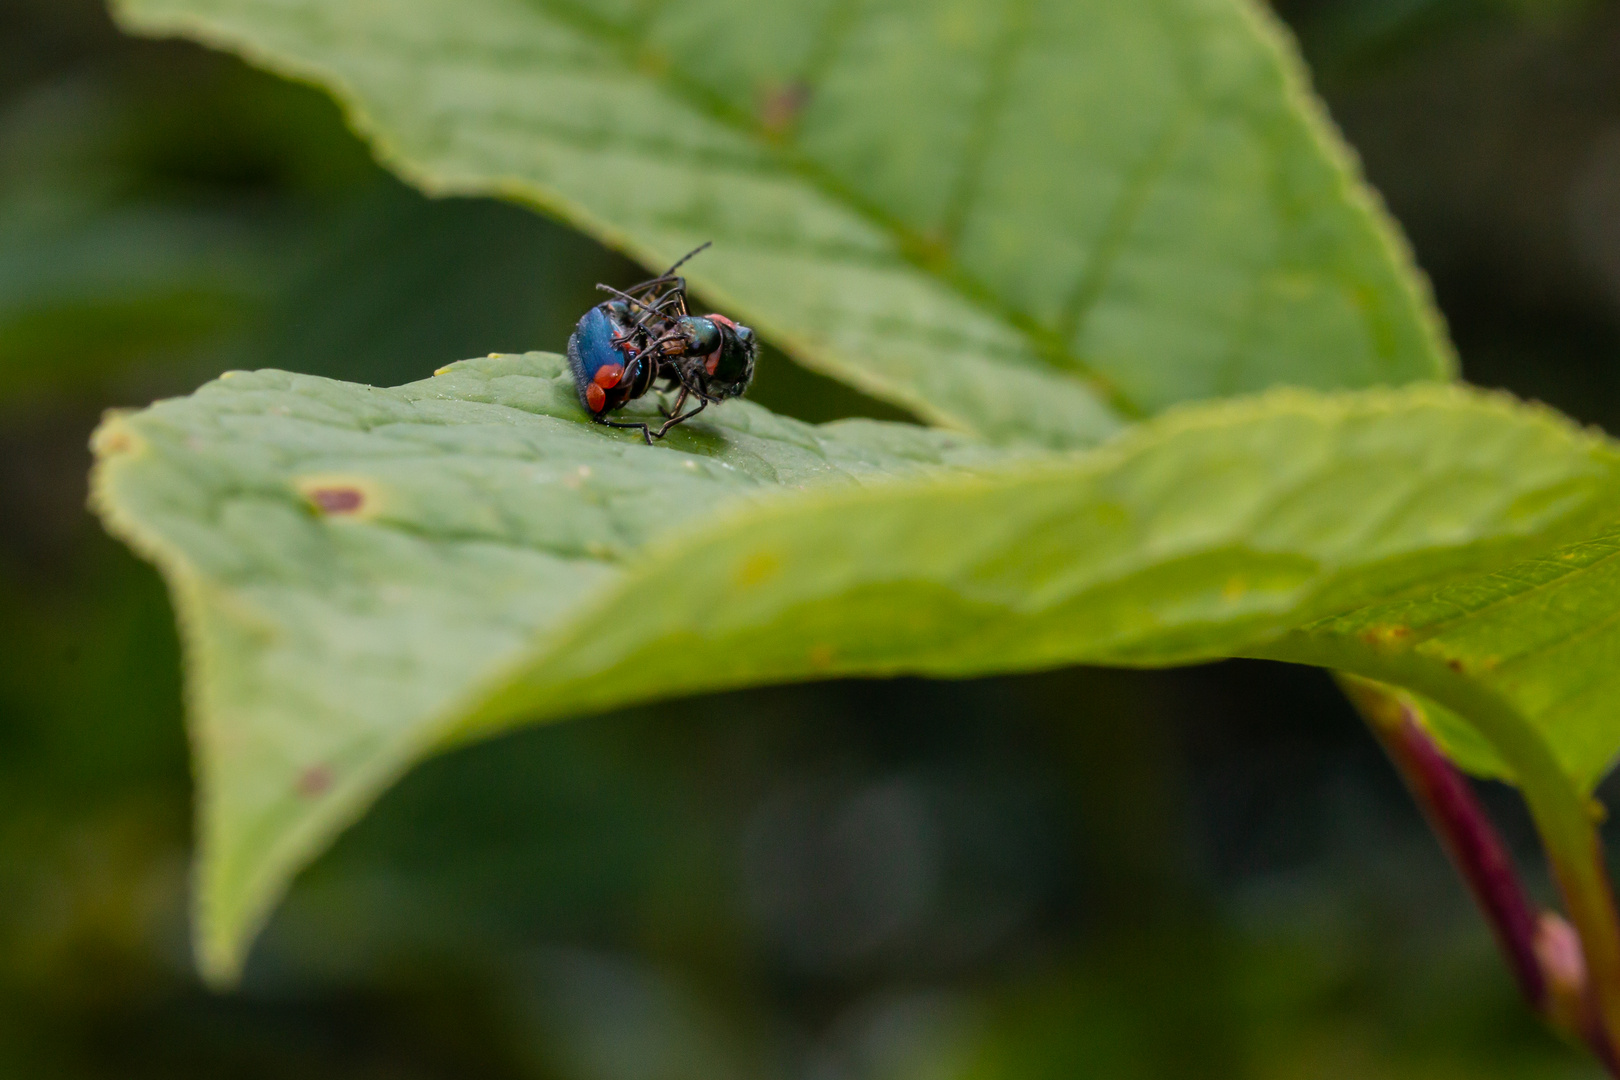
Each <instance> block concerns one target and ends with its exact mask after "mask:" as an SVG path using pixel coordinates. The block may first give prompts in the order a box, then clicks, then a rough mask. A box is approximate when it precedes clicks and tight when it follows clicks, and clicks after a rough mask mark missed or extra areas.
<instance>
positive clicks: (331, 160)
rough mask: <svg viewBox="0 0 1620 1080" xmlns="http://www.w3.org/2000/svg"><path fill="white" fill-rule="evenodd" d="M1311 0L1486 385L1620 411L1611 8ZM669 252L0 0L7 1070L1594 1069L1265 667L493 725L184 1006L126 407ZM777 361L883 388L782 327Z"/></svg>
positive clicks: (164, 631)
mask: <svg viewBox="0 0 1620 1080" xmlns="http://www.w3.org/2000/svg"><path fill="white" fill-rule="evenodd" d="M1282 14H1283V16H1284V17H1285V18H1286V19H1287V20H1289V22H1290V23H1291V24H1292V25H1293V27H1294V29H1295V31H1296V32H1297V33H1298V34H1299V36H1300V38H1301V41H1302V42H1303V44H1304V47H1305V49H1306V52H1307V54H1308V56H1309V58H1310V60H1311V62H1312V65H1313V67H1314V68H1315V71H1316V76H1317V79H1318V81H1319V84H1320V87H1321V89H1322V91H1323V93H1324V94H1325V95H1326V97H1327V98H1328V100H1329V103H1330V104H1331V106H1332V109H1333V111H1334V114H1335V116H1336V117H1337V118H1338V120H1339V121H1340V123H1341V124H1342V125H1343V127H1344V128H1345V130H1346V133H1347V134H1348V136H1349V138H1350V140H1351V142H1353V143H1354V144H1355V145H1356V147H1357V148H1358V149H1359V150H1360V152H1361V153H1362V155H1363V157H1364V159H1365V163H1366V167H1367V171H1368V172H1369V173H1370V175H1371V177H1372V179H1373V181H1374V183H1375V184H1376V185H1377V186H1378V187H1379V188H1380V189H1381V190H1382V192H1383V193H1384V195H1385V197H1386V199H1387V200H1388V202H1389V204H1390V206H1391V208H1392V209H1393V211H1394V212H1395V214H1396V215H1397V216H1398V217H1399V218H1400V219H1401V221H1402V222H1403V224H1404V225H1405V227H1406V229H1407V231H1408V234H1409V235H1410V236H1411V238H1412V240H1413V243H1414V245H1415V247H1416V249H1417V252H1418V256H1419V259H1420V261H1421V263H1422V264H1423V265H1424V266H1425V267H1426V268H1427V269H1428V271H1429V273H1430V274H1431V276H1432V277H1433V280H1434V285H1435V289H1436V292H1437V295H1438V297H1439V301H1440V305H1441V307H1442V308H1443V309H1444V311H1445V314H1446V316H1447V318H1448V319H1449V320H1450V324H1451V328H1452V331H1453V334H1454V336H1455V338H1456V341H1457V343H1458V346H1459V348H1460V350H1461V352H1462V356H1463V361H1464V367H1465V370H1466V372H1467V374H1468V375H1469V377H1470V378H1472V379H1473V380H1475V381H1476V382H1481V383H1485V384H1489V385H1496V386H1505V387H1508V388H1510V389H1513V390H1515V391H1516V392H1518V393H1520V394H1523V395H1525V396H1529V397H1535V398H1539V399H1542V400H1544V401H1548V402H1550V403H1552V404H1554V405H1556V406H1558V407H1559V408H1561V409H1563V410H1565V411H1567V412H1569V413H1571V414H1572V415H1574V416H1576V417H1578V418H1580V419H1582V420H1585V421H1588V422H1592V423H1597V424H1602V425H1604V426H1605V427H1606V428H1607V429H1608V430H1610V431H1612V432H1620V367H1617V363H1616V361H1617V360H1620V4H1615V3H1596V2H1594V3H1579V2H1567V3H1555V2H1550V0H1539V2H1536V0H1518V2H1510V0H1497V2H1494V3H1493V2H1489V0H1294V2H1290V3H1287V4H1285V5H1284V6H1283V9H1282ZM636 276H637V270H636V269H635V268H634V267H632V266H630V265H629V264H627V263H626V262H624V261H623V260H622V259H620V258H618V257H617V256H615V255H612V254H610V253H608V252H606V251H604V250H603V249H601V248H600V247H598V246H597V245H595V244H594V243H592V242H590V241H588V240H585V239H583V238H581V237H579V236H578V235H576V234H574V233H572V232H570V231H568V230H567V229H564V228H562V227H560V226H557V225H554V224H551V223H549V222H547V221H544V220H542V219H540V218H538V217H536V216H534V215H531V214H529V213H526V212H524V211H522V210H519V209H515V208H512V207H509V206H503V205H499V204H495V203H489V202H478V201H457V200H449V201H438V202H434V201H429V200H427V199H424V198H422V197H421V196H419V195H416V194H414V193H413V192H411V191H409V190H408V189H406V188H405V187H403V186H402V185H401V184H400V183H398V182H397V181H395V180H393V179H391V178H390V177H389V176H387V175H386V174H384V173H383V172H382V171H380V170H379V169H378V168H377V167H376V166H375V165H373V164H372V163H371V162H370V160H369V158H368V156H367V154H366V153H365V151H364V149H363V148H362V147H361V146H360V145H359V144H358V143H357V142H356V141H355V140H354V139H353V138H352V137H351V136H350V135H349V134H348V133H347V132H346V130H345V128H344V126H343V124H342V122H341V119H340V117H339V116H338V113H337V110H336V109H335V108H334V107H333V106H332V105H331V104H330V103H329V102H327V101H326V100H325V99H324V98H322V97H321V96H320V95H318V94H316V93H314V92H312V91H309V90H306V89H301V88H298V87H294V86H291V85H289V84H286V83H282V82H279V81H277V80H275V79H273V78H271V77H269V76H267V75H264V74H261V73H258V72H255V71H252V70H250V69H248V68H247V67H245V66H244V65H243V64H241V63H240V62H238V61H236V60H233V59H230V58H228V57H224V56H219V55H215V54H211V53H208V52H206V51H204V50H202V49H200V48H196V47H192V46H188V45H183V44H175V43H154V42H147V41H136V40H131V39H127V38H123V37H121V36H119V35H118V34H117V33H116V32H115V31H114V30H113V29H112V27H111V25H110V23H109V22H108V20H107V18H106V16H105V14H104V13H103V11H102V10H101V9H100V7H99V6H98V4H97V3H95V2H94V0H0V1077H12V1076H16V1077H53V1078H69V1080H71V1078H79V1077H87V1078H88V1077H96V1078H100V1077H128V1078H147V1077H151V1078H157V1077H164V1078H173V1077H201V1078H212V1077H221V1078H223V1077H231V1078H282V1077H298V1078H300V1080H321V1078H325V1077H334V1078H335V1077H340V1076H341V1077H346V1078H378V1080H381V1078H388V1080H394V1078H398V1080H415V1078H424V1080H426V1078H459V1077H468V1078H471V1077H478V1078H484V1080H504V1078H508V1077H511V1078H517V1077H535V1078H544V1080H733V1078H736V1080H752V1078H769V1080H776V1078H781V1080H788V1078H793V1080H1001V1078H1006V1080H1014V1078H1017V1080H1047V1078H1052V1080H1056V1078H1069V1077H1106V1078H1116V1077H1117V1078H1150V1077H1151V1078H1158V1077H1163V1078H1177V1080H1183V1078H1199V1077H1210V1078H1221V1080H1226V1078H1256V1080H1259V1078H1267V1080H1269V1078H1277V1080H1284V1078H1301V1080H1303V1078H1313V1080H1314V1078H1328V1080H1334V1078H1341V1077H1342V1078H1350V1077H1357V1078H1360V1077H1373V1078H1384V1077H1388V1078H1435V1080H1439V1078H1448V1080H1449V1078H1463V1077H1470V1078H1481V1077H1483V1078H1508V1077H1526V1078H1528V1077H1537V1078H1548V1077H1551V1078H1563V1077H1568V1078H1576V1077H1593V1076H1595V1075H1596V1072H1595V1070H1594V1069H1593V1068H1592V1067H1591V1066H1590V1065H1589V1064H1587V1063H1586V1062H1585V1061H1584V1060H1583V1059H1582V1057H1581V1056H1580V1055H1579V1054H1578V1053H1575V1052H1572V1051H1570V1050H1568V1049H1566V1048H1565V1047H1563V1046H1562V1045H1560V1044H1559V1043H1558V1042H1556V1041H1555V1040H1554V1039H1553V1038H1552V1037H1551V1036H1549V1035H1547V1034H1545V1033H1544V1032H1543V1031H1542V1030H1540V1029H1539V1028H1538V1026H1537V1025H1536V1024H1535V1023H1534V1022H1533V1021H1532V1020H1531V1019H1530V1018H1529V1017H1528V1015H1527V1013H1526V1011H1525V1010H1524V1009H1523V1008H1521V1006H1520V1005H1519V1003H1518V1002H1517V1001H1516V1000H1515V998H1514V995H1513V989H1512V986H1511V984H1510V982H1509V979H1508V977H1507V975H1506V973H1505V972H1504V970H1503V969H1502V968H1501V966H1500V964H1499V963H1498V962H1497V960H1496V958H1495V956H1494V954H1493V952H1492V947H1491V943H1490V940H1489V937H1488V934H1487V933H1486V931H1485V929H1484V927H1483V925H1482V924H1481V923H1480V921H1479V919H1478V918H1477V916H1476V915H1475V914H1474V913H1473V911H1472V909H1471V908H1470V907H1469V905H1468V902H1467V899H1466V897H1465V896H1464V895H1463V893H1462V891H1461V889H1460V887H1459V886H1458V885H1457V883H1456V881H1455V879H1454V877H1453V875H1452V873H1451V871H1450V869H1449V867H1448V866H1446V864H1445V863H1444V861H1443V858H1442V856H1441V855H1440V853H1439V850H1438V848H1437V846H1436V844H1435V843H1434V841H1433V840H1432V839H1431V838H1430V837H1429V836H1428V834H1427V833H1426V832H1425V830H1424V828H1423V826H1422V824H1421V822H1420V821H1419V819H1418V817H1417V815H1416V813H1415V811H1414V810H1413V809H1412V807H1411V806H1410V804H1409V801H1408V800H1407V798H1406V796H1405V794H1404V792H1402V791H1401V789H1400V787H1399V785H1398V783H1397V782H1396V781H1395V779H1394V777H1393V775H1392V773H1391V770H1390V769H1389V767H1388V766H1387V765H1386V763H1385V762H1384V761H1383V760H1382V758H1381V757H1380V755H1379V753H1378V751H1377V748H1376V747H1375V746H1374V745H1373V743H1372V741H1371V739H1370V738H1369V736H1368V735H1367V734H1366V733H1365V732H1364V731H1363V730H1362V729H1361V728H1360V727H1359V725H1358V723H1357V721H1356V720H1355V718H1354V717H1353V716H1352V715H1351V714H1350V712H1349V711H1348V709H1347V708H1346V707H1345V706H1344V705H1343V704H1342V702H1341V701H1340V700H1339V698H1338V697H1337V695H1336V693H1335V692H1334V690H1333V689H1332V687H1331V685H1330V684H1329V683H1328V681H1327V680H1326V679H1325V677H1323V676H1321V675H1320V674H1319V673H1316V672H1312V671H1306V670H1299V669H1289V668H1283V667H1278V666H1266V665H1258V664H1224V665H1217V666H1213V667H1209V668H1202V669H1197V670H1190V671H1182V672H1173V673H1160V674H1123V673H1112V672H1094V671H1069V672H1061V673H1053V674H1047V675H1041V676H1034V677H1027V678H1007V679H987V680H981V681H976V682H968V683H931V682H925V681H918V680H898V681H892V682H845V683H832V684H826V685H817V686H804V687H792V688H781V689H771V690H762V691H755V692H748V693H737V694H727V695H721V696H716V697H707V698H699V699H694V700H689V701H680V702H673V703H669V704H664V705H660V706H657V707H653V708H645V709H638V710H633V711H629V712H624V713H616V714H613V715H610V716H603V717H595V718H591V719H589V720H585V721H579V722H572V723H566V724H559V725H554V726H550V727H546V728H542V729H537V730H533V731H529V732H526V733H522V734H518V735H514V736H510V737H505V738H502V739H500V740H498V741H496V742H494V743H491V744H487V745H483V746H476V747H472V748H469V749H465V750H462V751H459V752H457V753H454V754H451V755H449V756H447V757H445V758H442V759H439V760H437V761H435V762H432V763H430V764H429V765H427V766H425V767H423V768H421V769H419V770H418V771H417V772H416V773H414V774H413V775H412V776H410V777H409V778H408V779H407V780H406V781H405V782H404V783H403V784H402V785H401V786H400V787H399V788H398V789H396V790H395V791H394V792H392V793H391V794H390V795H388V796H387V797H386V798H385V799H384V801H383V802H382V804H381V805H380V806H379V807H378V808H377V810H376V811H375V812H373V813H372V814H371V815H370V816H369V817H368V818H367V819H366V820H365V821H364V822H363V823H362V824H361V825H360V826H358V827H357V828H356V829H355V830H354V831H353V832H352V833H350V834H349V835H347V836H346V837H345V838H344V839H343V840H342V841H341V842H340V843H339V844H338V846H337V848H336V849H335V850H334V851H333V852H332V853H331V854H329V855H328V856H326V857H324V858H323V859H322V860H321V861H320V862H319V863H318V864H317V865H316V866H315V867H314V868H313V869H312V870H311V871H310V872H309V873H307V874H306V875H305V876H304V877H303V878H302V879H301V880H300V882H299V884H298V885H297V887H296V888H295V889H294V892H293V895H292V897H291V899H290V900H289V902H288V903H287V904H286V905H285V907H284V908H283V909H282V910H281V911H280V913H279V914H278V915H277V916H276V918H275V920H274V922H273V924H272V925H271V927H270V929H269V932H268V933H267V935H266V936H265V938H264V939H263V941H262V942H261V943H260V945H259V946H258V948H257V949H256V951H255V953H254V956H253V959H252V962H251V965H250V970H249V974H248V978H247V980H246V984H245V986H244V987H243V989H242V990H241V991H240V992H239V993H236V994H233V995H228V996H216V995H213V994H210V993H208V992H206V991H205V990H203V989H202V988H201V987H200V986H199V985H198V983H197V981H196V979H195V977H194V976H193V974H192V971H191V967H190V958H189V952H188V946H187V939H186V913H185V903H186V895H185V887H186V859H187V851H188V847H189V844H190V832H189V830H190V821H189V806H188V800H189V798H190V780H189V777H188V773H187V762H186V754H185V745H184V736H183V732H182V720H181V708H180V685H179V676H178V655H177V646H176V643H175V639H174V631H173V628H172V624H171V619H170V613H169V610H168V606H167V603H166V601H165V598H164V595H163V590H162V588H161V586H160V584H159V582H158V580H157V578H156V576H155V575H154V574H153V573H152V571H151V570H149V569H148V568H147V567H145V566H144V565H142V564H140V563H138V562H137V561H136V560H135V559H133V558H132V557H131V556H130V555H129V554H128V553H127V552H125V551H124V550H123V549H122V548H121V547H119V546H118V545H117V544H115V543H113V542H112V541H110V540H108V539H107V538H106V537H105V536H104V535H103V534H102V533H101V531H100V530H99V529H98V527H97V526H96V524H95V523H94V522H93V521H92V520H91V519H90V517H89V516H88V515H87V514H86V513H85V511H84V509H83V505H84V498H85V472H86V469H87V466H88V463H89V462H88V456H87V453H86V450H85V439H86V436H87V434H88V432H89V430H90V428H91V426H92V425H93V424H94V423H95V421H96V419H97V417H98V415H99V413H100V411H101V410H102V409H104V408H106V407H108V406H112V405H119V406H125V405H140V404H144V403H145V402H147V401H149V400H151V399H152V398H154V397H157V396H162V395H167V394H174V393H181V392H185V391H187V390H189V389H190V388H192V387H193V386H194V385H196V384H197V383H198V382H200V381H202V380H204V379H206V378H209V377H211V376H213V375H214V374H217V373H218V372H219V371H221V370H223V369H226V368H233V367H252V366H269V365H273V366H277V367H283V368H290V369H293V370H297V371H306V372H315V373H319V374H325V375H331V376H335V377H340V378H345V379H355V380H361V381H368V382H374V383H379V384H394V383H399V382H405V381H409V380H412V379H416V378H420V377H424V376H426V375H427V374H428V373H429V372H431V371H432V370H433V368H435V367H437V366H439V365H440V364H442V363H444V362H446V361H448V360H451V359H455V358H459V357H464V356H471V355H479V354H483V353H487V352H490V351H496V350H521V349H525V348H535V347H538V348H549V349H557V348H560V347H561V346H562V344H563V343H564V341H565V340H566V335H567V331H568V329H569V327H570V325H571V323H572V321H573V320H574V318H575V317H576V316H577V314H578V313H579V312H580V311H581V310H583V309H584V308H585V307H586V306H588V305H589V304H590V303H591V302H593V300H592V289H591V286H592V284H593V283H594V282H596V281H598V280H612V281H624V280H628V279H634V278H635V277H636ZM756 396H757V397H758V398H759V399H761V400H763V401H765V402H766V403H767V404H769V405H771V406H773V407H775V408H778V409H781V410H783V411H786V412H790V413H795V414H797V415H800V416H804V417H807V418H809V419H816V420H820V419H827V418H831V417H835V416H840V415H849V414H854V413H869V414H872V415H892V414H891V413H889V412H888V411H887V410H885V409H884V408H883V407H881V406H878V405H876V404H875V403H872V402H868V401H865V400H864V399H862V398H860V397H858V396H857V395H855V394H853V393H851V392H849V391H846V390H843V389H841V388H839V387H837V386H835V385H833V384H831V383H828V382H826V381H824V380H821V379H818V378H816V377H813V376H810V375H808V374H805V373H802V372H800V371H799V370H798V369H796V368H794V367H792V366H791V365H790V364H788V363H787V362H786V361H785V360H783V359H781V358H780V357H779V356H770V357H768V358H767V360H766V362H765V363H764V364H763V365H762V368H761V375H760V381H759V387H758V392H757V394H756ZM1486 795H1487V797H1488V800H1489V802H1490V805H1491V806H1492V808H1493V810H1495V811H1496V812H1497V814H1498V815H1499V817H1500V818H1501V820H1502V821H1503V822H1504V824H1505V827H1506V828H1507V830H1508V832H1509V834H1510V836H1511V837H1512V838H1513V840H1514V842H1515V844H1516V845H1517V847H1518V848H1519V850H1520V853H1521V856H1522V857H1523V858H1524V859H1525V860H1528V861H1529V862H1530V863H1531V864H1532V867H1533V868H1532V871H1531V876H1532V878H1533V879H1534V880H1535V882H1536V884H1537V887H1538V888H1540V889H1542V890H1543V892H1545V888H1546V886H1545V881H1544V876H1543V875H1542V873H1541V871H1540V869H1539V863H1538V862H1537V861H1536V856H1535V852H1534V847H1533V843H1532V841H1531V837H1530V834H1529V830H1528V828H1527V827H1526V825H1525V824H1524V821H1523V817H1522V814H1521V812H1520V811H1519V809H1518V807H1517V803H1516V800H1515V799H1514V797H1513V796H1512V795H1511V793H1509V792H1506V791H1503V790H1500V789H1488V790H1487V791H1486Z"/></svg>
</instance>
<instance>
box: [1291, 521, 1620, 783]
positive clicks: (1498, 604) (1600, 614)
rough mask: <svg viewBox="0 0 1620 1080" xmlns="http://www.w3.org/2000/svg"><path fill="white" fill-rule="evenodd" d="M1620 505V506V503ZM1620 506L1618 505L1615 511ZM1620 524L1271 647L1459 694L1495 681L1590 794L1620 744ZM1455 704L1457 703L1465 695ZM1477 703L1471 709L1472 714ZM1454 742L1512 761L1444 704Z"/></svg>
mask: <svg viewBox="0 0 1620 1080" xmlns="http://www.w3.org/2000/svg"><path fill="white" fill-rule="evenodd" d="M1614 509H1620V508H1614ZM1611 512H1612V511H1611ZM1617 555H1620V526H1611V527H1609V528H1606V529H1604V530H1603V531H1601V532H1600V533H1598V534H1597V535H1594V536H1591V537H1589V538H1586V539H1583V540H1580V541H1578V542H1576V543H1573V544H1570V545H1567V546H1564V547H1560V548H1558V549H1557V550H1554V551H1549V552H1547V553H1546V554H1544V555H1540V556H1538V557H1536V558H1533V559H1529V560H1526V561H1524V562H1520V563H1517V564H1515V565H1513V566H1510V567H1507V568H1505V569H1502V570H1499V571H1496V572H1493V573H1488V574H1481V575H1476V576H1471V577H1469V578H1467V579H1464V580H1462V581H1457V582H1453V583H1450V584H1448V585H1446V586H1445V587H1443V588H1440V589H1438V590H1436V591H1433V592H1431V593H1428V594H1427V595H1423V596H1421V597H1418V598H1415V599H1408V600H1402V601H1399V602H1396V603H1388V604H1377V605H1372V606H1369V607H1367V608H1363V609H1361V610H1358V611H1354V612H1351V613H1349V614H1347V615H1343V616H1339V617H1336V618H1331V619H1327V620H1324V621H1322V622H1320V623H1317V624H1314V625H1311V626H1307V627H1304V628H1302V629H1301V630H1300V631H1299V632H1298V633H1297V634H1294V635H1290V636H1289V638H1287V639H1286V640H1284V641H1282V642H1278V643H1277V644H1276V645H1274V646H1272V647H1271V650H1270V651H1271V653H1272V654H1274V655H1277V656H1279V657H1283V658H1287V659H1294V658H1300V659H1307V660H1308V662H1314V663H1319V664H1326V665H1337V666H1343V667H1353V668H1356V669H1358V670H1362V671H1366V672H1368V673H1369V674H1376V673H1382V674H1383V675H1384V676H1385V677H1386V678H1391V679H1393V680H1394V681H1397V682H1399V683H1401V684H1402V685H1406V686H1412V687H1414V688H1417V689H1427V690H1429V691H1430V692H1431V693H1435V692H1438V693H1439V694H1442V695H1444V696H1446V697H1450V698H1451V699H1452V703H1455V702H1458V701H1459V700H1465V699H1459V698H1458V697H1457V696H1456V695H1457V694H1458V692H1459V691H1460V690H1461V687H1462V686H1463V685H1464V684H1466V685H1467V687H1468V690H1466V691H1463V693H1464V694H1471V693H1477V692H1479V691H1484V692H1487V693H1490V694H1492V695H1494V696H1495V697H1496V698H1497V699H1499V700H1500V701H1501V702H1502V703H1504V704H1506V705H1508V706H1510V707H1512V708H1514V709H1516V710H1517V711H1518V712H1519V713H1520V714H1521V715H1522V716H1523V717H1525V718H1526V719H1527V720H1528V721H1529V722H1530V723H1531V724H1532V725H1533V726H1534V728H1535V729H1536V731H1537V732H1538V733H1539V734H1540V735H1541V737H1542V738H1544V739H1545V740H1546V742H1547V744H1548V745H1549V747H1551V749H1552V751H1553V753H1554V755H1555V757H1556V760H1557V764H1558V766H1559V768H1560V769H1561V770H1562V771H1563V772H1564V773H1565V774H1566V775H1568V776H1569V777H1570V778H1571V780H1572V781H1573V782H1574V784H1575V786H1576V787H1577V788H1578V789H1579V790H1580V791H1581V792H1583V793H1590V792H1591V790H1592V789H1593V788H1594V787H1596V786H1597V782H1598V781H1599V780H1601V779H1602V778H1603V776H1604V774H1606V773H1607V772H1608V771H1609V768H1610V766H1611V765H1612V764H1613V761H1614V758H1615V755H1616V753H1617V752H1620V723H1617V718H1616V702H1620V665H1617V664H1616V663H1615V658H1616V657H1620V607H1617V606H1616V603H1615V597H1616V596H1620V560H1617V559H1616V556H1617ZM1454 707H1455V705H1454ZM1477 713H1478V710H1477V709H1474V710H1469V715H1470V717H1473V716H1476V715H1477ZM1440 730H1441V735H1442V738H1443V739H1444V740H1445V741H1446V743H1447V744H1448V745H1447V749H1448V752H1450V753H1451V754H1452V756H1453V757H1454V758H1456V759H1458V760H1459V761H1460V762H1461V763H1462V764H1463V765H1465V766H1467V767H1468V768H1470V769H1472V770H1473V771H1475V772H1479V773H1484V774H1486V775H1499V776H1504V777H1508V778H1511V777H1512V771H1511V770H1510V769H1509V768H1508V767H1507V766H1506V765H1505V764H1504V763H1503V762H1502V761H1501V760H1500V759H1499V758H1498V757H1496V756H1495V755H1494V753H1493V752H1492V751H1491V750H1490V748H1489V747H1488V746H1487V745H1484V744H1481V742H1480V741H1479V736H1478V735H1477V734H1475V733H1473V732H1472V731H1471V730H1469V729H1465V728H1462V727H1460V726H1459V724H1458V718H1457V717H1455V716H1447V715H1445V714H1442V716H1441V718H1440Z"/></svg>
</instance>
